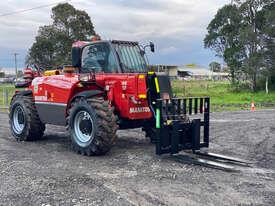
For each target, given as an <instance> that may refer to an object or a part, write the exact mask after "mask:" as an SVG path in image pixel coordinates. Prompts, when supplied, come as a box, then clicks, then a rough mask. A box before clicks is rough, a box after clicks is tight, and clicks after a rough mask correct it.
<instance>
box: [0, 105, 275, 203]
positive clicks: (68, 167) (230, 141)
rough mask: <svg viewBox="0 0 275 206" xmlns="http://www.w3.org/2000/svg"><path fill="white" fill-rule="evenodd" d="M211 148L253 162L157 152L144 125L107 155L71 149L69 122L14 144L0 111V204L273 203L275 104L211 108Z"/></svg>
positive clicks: (121, 133)
mask: <svg viewBox="0 0 275 206" xmlns="http://www.w3.org/2000/svg"><path fill="white" fill-rule="evenodd" d="M210 129H211V132H210V134H211V139H210V141H211V143H210V149H209V150H210V151H211V152H215V153H220V154H224V155H230V156H234V157H239V158H242V159H246V160H249V161H251V162H253V164H252V167H251V168H246V167H240V168H239V169H240V172H235V173H230V172H224V171H221V170H216V169H211V168H206V167H202V166H197V165H190V164H181V163H178V162H175V161H174V160H172V159H171V158H170V157H169V156H162V157H158V156H156V155H155V154H154V152H155V147H154V145H152V144H150V143H149V141H148V140H147V139H145V137H144V133H143V132H142V131H141V130H140V129H135V130H124V131H119V132H118V136H119V140H118V142H117V143H116V145H115V146H114V148H113V149H112V150H111V152H110V153H108V154H107V155H106V156H100V157H84V156H80V155H77V154H75V153H73V152H72V151H71V150H70V141H69V137H68V135H67V133H66V131H65V129H64V128H63V127H56V126H51V125H47V131H46V133H45V138H44V139H43V140H40V141H36V142H20V143H18V142H16V141H15V140H14V139H13V137H11V135H10V132H9V128H8V117H7V114H4V113H0V205H12V206H14V205H20V206H21V205H41V206H42V205H43V206H46V205H47V206H48V205H119V206H124V205H140V206H145V205H169V206H170V205H178V206H182V205H244V206H248V205H275V110H261V111H256V112H249V111H242V112H223V113H212V114H211V128H210Z"/></svg>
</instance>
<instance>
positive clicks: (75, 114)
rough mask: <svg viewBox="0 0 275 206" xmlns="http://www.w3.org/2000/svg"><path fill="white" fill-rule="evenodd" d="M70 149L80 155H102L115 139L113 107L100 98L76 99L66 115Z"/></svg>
mask: <svg viewBox="0 0 275 206" xmlns="http://www.w3.org/2000/svg"><path fill="white" fill-rule="evenodd" d="M67 120H68V130H69V132H70V135H71V140H72V149H73V150H74V151H75V152H77V153H79V154H82V155H88V156H91V155H104V154H106V153H107V152H108V151H109V150H110V149H111V147H112V146H113V144H114V142H115V140H116V131H117V128H118V126H117V124H116V117H115V115H114V112H113V108H112V107H109V104H108V102H107V101H104V100H103V99H101V98H95V99H84V98H81V99H77V100H76V101H75V102H73V104H72V107H71V109H70V110H69V115H68V119H67Z"/></svg>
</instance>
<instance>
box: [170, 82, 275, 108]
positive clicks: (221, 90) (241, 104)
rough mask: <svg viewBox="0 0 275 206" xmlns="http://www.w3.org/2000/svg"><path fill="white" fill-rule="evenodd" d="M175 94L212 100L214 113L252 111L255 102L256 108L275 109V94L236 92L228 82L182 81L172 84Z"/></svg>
mask: <svg viewBox="0 0 275 206" xmlns="http://www.w3.org/2000/svg"><path fill="white" fill-rule="evenodd" d="M172 87H173V91H174V93H175V94H176V95H177V96H179V97H201V96H209V97H210V98H211V109H212V111H224V110H227V111H232V110H247V109H250V104H251V101H253V100H254V102H255V104H256V108H257V109H258V108H275V92H271V93H269V94H266V93H265V92H256V93H253V92H249V91H240V92H235V91H233V90H232V87H231V85H230V83H229V82H227V81H180V80H175V81H173V82H172Z"/></svg>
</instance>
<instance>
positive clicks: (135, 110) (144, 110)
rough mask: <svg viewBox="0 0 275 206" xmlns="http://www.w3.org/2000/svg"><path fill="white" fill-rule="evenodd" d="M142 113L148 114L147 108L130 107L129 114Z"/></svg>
mask: <svg viewBox="0 0 275 206" xmlns="http://www.w3.org/2000/svg"><path fill="white" fill-rule="evenodd" d="M142 112H150V108H149V107H131V108H130V113H142Z"/></svg>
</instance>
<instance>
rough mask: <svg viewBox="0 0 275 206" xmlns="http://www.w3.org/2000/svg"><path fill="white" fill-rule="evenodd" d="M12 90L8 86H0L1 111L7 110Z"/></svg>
mask: <svg viewBox="0 0 275 206" xmlns="http://www.w3.org/2000/svg"><path fill="white" fill-rule="evenodd" d="M13 93H14V91H13V90H10V88H9V87H2V88H1V87H0V95H1V97H0V110H1V111H8V108H9V104H10V100H11V97H12V95H13Z"/></svg>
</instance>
